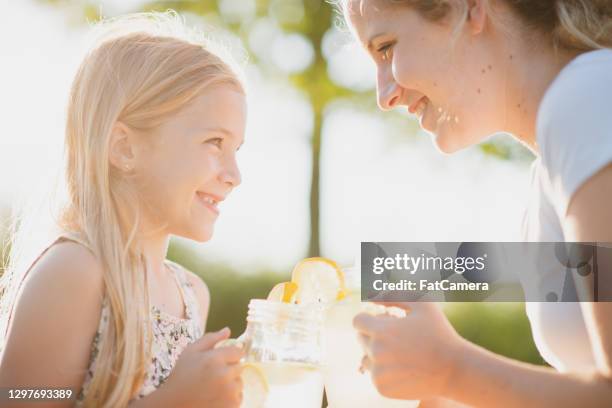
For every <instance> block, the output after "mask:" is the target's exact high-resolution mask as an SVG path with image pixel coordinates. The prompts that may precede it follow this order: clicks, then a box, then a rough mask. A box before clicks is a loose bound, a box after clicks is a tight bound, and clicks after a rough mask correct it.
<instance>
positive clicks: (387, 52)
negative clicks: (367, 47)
mask: <svg viewBox="0 0 612 408" xmlns="http://www.w3.org/2000/svg"><path fill="white" fill-rule="evenodd" d="M392 47H393V43H386V44H383V45H382V46H380V47H379V48H378V49H377V50H376V51H377V52H378V53H379V54H380V58H381V59H382V60H383V61H388V60H390V59H391V51H392Z"/></svg>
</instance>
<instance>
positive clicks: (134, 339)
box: [0, 12, 244, 408]
mask: <svg viewBox="0 0 612 408" xmlns="http://www.w3.org/2000/svg"><path fill="white" fill-rule="evenodd" d="M97 32H99V33H100V34H101V35H100V36H97V38H98V39H97V42H96V43H95V46H94V47H93V48H92V49H91V50H90V51H89V52H88V53H87V55H86V56H85V58H84V60H83V61H82V63H81V65H80V66H79V68H78V71H77V73H76V77H75V78H74V81H73V83H72V87H71V91H70V96H69V101H68V110H67V122H66V133H65V155H66V175H65V176H66V192H67V203H66V206H65V207H64V208H63V210H62V212H61V214H60V216H59V219H58V227H59V230H60V231H65V232H69V233H76V234H78V235H79V236H80V237H82V239H83V241H85V242H86V243H87V245H88V246H89V247H90V248H91V250H92V251H93V252H94V253H95V255H96V256H97V258H98V259H99V261H100V262H102V264H103V266H104V277H103V279H104V284H105V298H106V300H107V301H108V305H109V307H110V321H109V324H108V330H107V331H105V332H104V333H102V335H101V338H100V342H99V352H98V354H97V357H96V369H95V372H94V373H93V378H92V380H91V382H90V383H89V386H88V389H87V393H86V397H85V400H84V405H85V406H96V407H98V406H99V407H109V408H110V407H124V406H127V404H128V402H129V400H130V399H132V398H133V397H134V396H135V395H136V393H137V392H138V390H139V389H140V387H141V385H142V384H143V381H144V379H145V375H146V372H147V369H148V367H149V364H150V361H151V358H152V356H151V340H152V339H151V330H150V329H149V328H150V324H151V322H150V308H149V296H148V291H147V282H146V273H145V270H144V262H143V259H142V255H141V253H140V252H139V249H138V247H137V243H136V240H135V236H136V232H137V231H138V228H139V222H140V214H141V210H140V208H139V203H140V201H139V200H138V196H137V194H136V192H135V191H136V190H135V188H134V186H133V185H132V184H131V180H130V179H129V178H126V177H125V175H124V174H123V173H122V172H121V171H119V170H117V169H115V168H114V167H112V166H111V165H110V164H109V158H108V157H109V141H110V135H111V131H112V128H113V126H114V124H115V123H116V122H117V121H121V122H122V123H124V124H125V125H127V126H128V127H130V128H132V129H136V130H138V131H141V132H146V131H148V130H151V129H154V128H155V127H156V126H158V125H159V124H161V123H162V122H164V121H165V120H166V119H167V118H168V117H169V116H171V115H173V114H175V113H176V112H178V111H179V110H181V109H182V108H184V107H185V106H186V105H187V104H189V103H190V101H192V100H193V99H194V98H195V97H197V96H199V95H200V94H202V93H203V92H205V91H206V89H208V88H210V87H211V86H215V85H220V84H227V85H229V86H232V87H234V88H235V89H237V90H238V91H240V92H244V88H243V85H242V81H241V79H240V77H239V76H238V75H239V74H238V71H237V70H236V69H235V68H234V67H233V64H232V63H231V62H230V61H231V58H229V56H227V55H224V57H221V56H220V54H219V53H220V52H222V51H221V50H215V52H212V51H211V47H212V44H211V43H209V42H208V41H206V39H204V37H203V36H202V34H201V33H199V32H197V31H195V30H190V29H187V28H186V26H185V24H184V22H183V20H182V18H181V17H179V16H178V15H177V14H176V13H174V12H167V13H138V14H132V15H128V16H122V17H119V18H114V19H109V20H105V21H103V22H102V23H101V24H99V25H98V29H97ZM19 233H20V232H17V235H19ZM13 241H14V242H25V241H27V237H21V239H19V237H15V238H14V239H13ZM14 249H15V250H14V251H12V253H11V257H10V263H9V266H8V268H7V269H6V271H5V273H4V274H3V276H2V278H1V279H0V295H2V296H1V297H0V311H2V312H4V313H10V310H11V309H12V306H13V304H14V302H15V298H16V294H17V292H18V290H19V286H20V284H21V280H22V278H23V274H24V273H25V271H24V268H23V266H24V265H23V262H20V260H19V259H18V251H17V248H16V247H15V248H14ZM13 255H15V256H13ZM7 311H8V312H7ZM7 320H8V319H6V318H5V319H3V324H4V326H2V327H0V329H2V332H1V333H2V335H4V333H5V331H6V330H7V327H6V326H7V325H8V322H7Z"/></svg>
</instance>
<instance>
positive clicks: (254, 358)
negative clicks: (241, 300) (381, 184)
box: [240, 299, 324, 408]
mask: <svg viewBox="0 0 612 408" xmlns="http://www.w3.org/2000/svg"><path fill="white" fill-rule="evenodd" d="M323 319H324V310H323V308H322V307H320V306H319V305H300V304H294V303H286V302H277V301H272V300H263V299H253V300H251V302H250V303H249V312H248V317H247V328H246V331H245V332H244V334H243V335H242V336H241V337H240V341H241V343H242V344H243V347H244V349H245V362H244V363H245V365H247V366H248V367H250V368H251V369H252V370H255V371H256V372H257V375H259V376H260V377H261V380H262V381H263V382H264V383H265V386H264V388H265V394H266V396H265V399H262V398H259V401H258V402H256V403H255V402H250V401H243V405H242V406H243V407H244V408H260V407H265V408H285V407H295V408H320V407H321V403H322V400H323V377H322V373H321V362H322V345H321V329H322V324H323ZM243 381H244V380H243ZM252 383H253V381H252V380H251V381H250V382H249V384H252ZM260 388H261V387H260ZM246 391H247V392H246V393H245V397H246V399H249V400H253V401H255V400H256V399H255V398H253V397H251V396H250V395H248V394H249V393H251V392H252V391H251V390H246ZM253 405H257V407H255V406H253Z"/></svg>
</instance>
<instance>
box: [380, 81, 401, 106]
mask: <svg viewBox="0 0 612 408" xmlns="http://www.w3.org/2000/svg"><path fill="white" fill-rule="evenodd" d="M376 93H377V98H378V107H379V108H380V109H382V110H385V111H386V110H391V109H393V108H395V107H396V106H397V105H398V104H399V103H400V100H401V96H402V88H401V87H400V86H399V85H398V84H397V82H395V81H394V80H393V79H388V80H381V79H379V81H378V83H377V86H376Z"/></svg>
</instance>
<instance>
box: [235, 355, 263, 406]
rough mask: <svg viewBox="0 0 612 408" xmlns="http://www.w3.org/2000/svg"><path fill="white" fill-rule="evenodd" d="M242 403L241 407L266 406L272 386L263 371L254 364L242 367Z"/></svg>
mask: <svg viewBox="0 0 612 408" xmlns="http://www.w3.org/2000/svg"><path fill="white" fill-rule="evenodd" d="M240 378H241V379H242V387H243V388H242V404H240V408H264V407H265V404H266V399H267V398H268V393H269V392H270V387H269V386H268V380H267V379H266V376H265V374H264V373H263V371H262V370H261V369H260V368H259V367H257V366H256V365H253V364H245V365H244V366H243V367H242V374H241V376H240Z"/></svg>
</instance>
